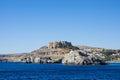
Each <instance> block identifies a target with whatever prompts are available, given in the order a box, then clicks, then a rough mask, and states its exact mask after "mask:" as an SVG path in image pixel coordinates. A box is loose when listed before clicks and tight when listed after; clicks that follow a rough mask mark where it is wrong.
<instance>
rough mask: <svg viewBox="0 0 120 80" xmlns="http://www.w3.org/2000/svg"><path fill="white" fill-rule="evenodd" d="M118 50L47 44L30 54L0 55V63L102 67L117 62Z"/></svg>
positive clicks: (119, 53) (54, 43)
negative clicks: (110, 62) (109, 62)
mask: <svg viewBox="0 0 120 80" xmlns="http://www.w3.org/2000/svg"><path fill="white" fill-rule="evenodd" d="M119 59H120V50H112V49H104V48H96V47H88V46H73V45H72V44H71V42H67V41H59V42H58V41H55V42H49V43H48V46H43V47H41V48H39V49H37V50H34V51H32V52H30V53H21V54H9V55H0V62H23V63H40V64H45V63H49V64H53V63H62V64H72V65H104V64H106V62H107V61H113V60H119Z"/></svg>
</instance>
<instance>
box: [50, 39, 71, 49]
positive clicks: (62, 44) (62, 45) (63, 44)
mask: <svg viewBox="0 0 120 80" xmlns="http://www.w3.org/2000/svg"><path fill="white" fill-rule="evenodd" d="M69 47H72V44H71V42H67V41H60V42H57V41H56V42H50V43H48V48H49V49H56V48H69Z"/></svg>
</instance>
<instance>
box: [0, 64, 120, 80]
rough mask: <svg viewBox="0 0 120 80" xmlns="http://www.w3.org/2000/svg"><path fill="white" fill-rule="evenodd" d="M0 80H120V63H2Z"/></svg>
mask: <svg viewBox="0 0 120 80" xmlns="http://www.w3.org/2000/svg"><path fill="white" fill-rule="evenodd" d="M0 80H120V63H109V65H101V66H98V65H97V66H73V65H62V64H23V63H12V62H11V63H7V62H6V63H0Z"/></svg>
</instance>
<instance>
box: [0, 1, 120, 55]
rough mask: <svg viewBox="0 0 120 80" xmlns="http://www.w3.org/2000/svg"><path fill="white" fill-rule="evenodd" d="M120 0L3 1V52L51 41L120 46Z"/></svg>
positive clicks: (0, 45)
mask: <svg viewBox="0 0 120 80" xmlns="http://www.w3.org/2000/svg"><path fill="white" fill-rule="evenodd" d="M119 3H120V1H119V0H0V54H4V53H5V54H9V53H21V52H30V51H33V50H35V49H38V48H40V47H41V46H44V45H47V44H48V42H51V41H69V42H71V43H72V44H73V45H86V46H92V47H100V48H109V49H120V45H119V44H120V37H119V35H120V31H119V30H120V5H119Z"/></svg>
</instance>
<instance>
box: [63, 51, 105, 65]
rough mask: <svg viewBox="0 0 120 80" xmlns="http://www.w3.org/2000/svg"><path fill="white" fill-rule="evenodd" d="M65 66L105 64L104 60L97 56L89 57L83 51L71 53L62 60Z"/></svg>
mask: <svg viewBox="0 0 120 80" xmlns="http://www.w3.org/2000/svg"><path fill="white" fill-rule="evenodd" d="M62 63H63V64H74V65H102V64H105V62H103V61H102V60H100V59H98V58H96V57H95V56H92V55H91V56H90V55H87V54H86V53H84V52H81V51H71V52H70V53H68V54H66V55H65V57H64V59H63V60H62Z"/></svg>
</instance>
